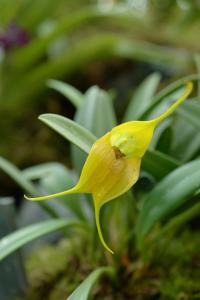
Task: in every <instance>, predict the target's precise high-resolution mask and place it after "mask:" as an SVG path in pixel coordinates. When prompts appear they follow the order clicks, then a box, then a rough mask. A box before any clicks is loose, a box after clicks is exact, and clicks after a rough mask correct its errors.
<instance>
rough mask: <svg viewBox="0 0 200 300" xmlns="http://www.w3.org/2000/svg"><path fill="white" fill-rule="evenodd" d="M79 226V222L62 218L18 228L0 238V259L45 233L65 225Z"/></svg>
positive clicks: (62, 227)
mask: <svg viewBox="0 0 200 300" xmlns="http://www.w3.org/2000/svg"><path fill="white" fill-rule="evenodd" d="M75 226H80V223H77V222H74V221H73V222H72V221H68V220H64V219H59V220H50V221H43V222H40V223H37V224H34V225H30V226H27V227H26V228H23V229H19V230H17V231H15V232H13V233H11V234H9V235H7V236H6V237H4V238H2V239H1V240H0V260H2V259H4V258H5V257H6V256H8V255H9V254H11V253H12V252H14V251H15V250H17V249H19V248H20V247H22V246H24V245H25V244H27V243H29V242H31V241H32V240H34V239H37V238H39V237H41V236H43V235H45V234H48V233H51V232H54V231H57V230H61V229H64V228H66V227H75Z"/></svg>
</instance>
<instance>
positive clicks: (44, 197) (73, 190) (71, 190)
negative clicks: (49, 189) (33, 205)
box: [24, 186, 79, 201]
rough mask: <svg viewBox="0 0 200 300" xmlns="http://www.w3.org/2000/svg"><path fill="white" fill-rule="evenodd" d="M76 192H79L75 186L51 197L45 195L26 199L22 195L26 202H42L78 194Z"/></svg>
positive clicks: (26, 197)
mask: <svg viewBox="0 0 200 300" xmlns="http://www.w3.org/2000/svg"><path fill="white" fill-rule="evenodd" d="M78 192H79V191H78V189H77V187H76V186H75V187H73V188H71V189H69V190H66V191H63V192H60V193H55V194H51V195H47V196H40V197H28V196H26V195H24V198H25V199H27V200H31V201H42V200H47V199H52V198H57V197H61V196H65V195H70V194H74V193H78Z"/></svg>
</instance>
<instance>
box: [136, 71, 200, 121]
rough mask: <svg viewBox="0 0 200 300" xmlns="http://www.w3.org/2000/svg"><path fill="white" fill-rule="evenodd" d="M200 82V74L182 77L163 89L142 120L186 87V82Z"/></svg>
mask: <svg viewBox="0 0 200 300" xmlns="http://www.w3.org/2000/svg"><path fill="white" fill-rule="evenodd" d="M188 80H189V81H194V82H195V81H197V82H198V81H200V74H192V75H188V76H185V77H182V78H180V79H178V80H176V81H174V82H173V83H171V84H169V85H168V86H167V87H165V88H164V89H162V90H161V91H160V92H159V93H157V94H156V96H155V97H154V101H153V103H152V105H151V107H150V108H149V109H148V111H146V112H145V113H144V114H143V115H142V118H144V119H145V118H146V117H147V116H149V114H150V113H151V111H152V110H154V109H155V107H156V106H157V105H158V104H159V103H160V102H161V101H162V100H163V99H164V98H166V97H169V96H170V95H172V94H173V93H175V92H178V90H179V89H181V88H182V87H183V86H184V85H185V81H188Z"/></svg>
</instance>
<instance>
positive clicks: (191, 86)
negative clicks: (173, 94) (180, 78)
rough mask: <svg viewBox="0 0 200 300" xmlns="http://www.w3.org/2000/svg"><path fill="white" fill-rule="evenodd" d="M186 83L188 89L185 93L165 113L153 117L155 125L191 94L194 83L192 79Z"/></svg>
mask: <svg viewBox="0 0 200 300" xmlns="http://www.w3.org/2000/svg"><path fill="white" fill-rule="evenodd" d="M185 85H186V89H185V91H184V93H183V94H182V95H181V96H180V97H179V98H178V99H177V100H176V102H175V103H173V104H172V105H171V106H170V107H169V108H168V109H167V110H166V111H165V112H164V113H163V114H161V115H160V116H159V117H157V118H155V119H153V120H152V123H154V124H155V125H157V124H159V123H160V122H161V121H162V120H164V119H165V118H166V117H168V116H169V115H170V114H171V113H172V112H173V111H174V110H175V109H176V108H177V107H178V106H179V105H180V104H181V103H182V102H183V101H184V100H185V99H186V98H187V97H188V96H189V94H190V93H191V92H192V89H193V83H192V81H186V82H185Z"/></svg>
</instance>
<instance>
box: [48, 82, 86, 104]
mask: <svg viewBox="0 0 200 300" xmlns="http://www.w3.org/2000/svg"><path fill="white" fill-rule="evenodd" d="M47 85H48V87H50V88H52V89H54V90H56V91H58V92H59V93H61V94H62V95H63V96H65V97H66V98H68V99H69V100H70V102H71V103H72V104H73V105H74V106H75V107H76V108H79V107H80V106H81V104H82V102H83V97H84V96H83V94H82V93H81V92H80V91H79V90H77V89H76V88H75V87H73V86H72V85H70V84H68V83H66V82H62V81H59V80H53V79H51V80H48V81H47Z"/></svg>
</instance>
